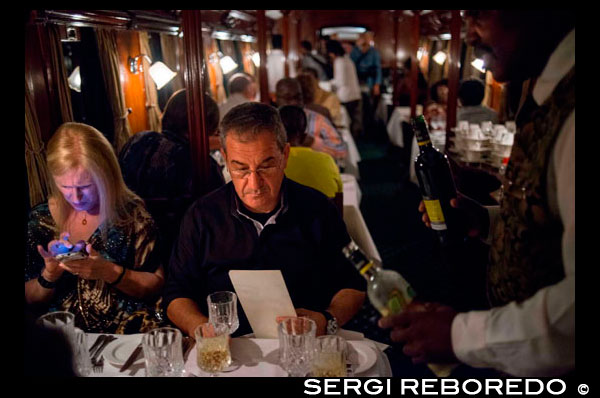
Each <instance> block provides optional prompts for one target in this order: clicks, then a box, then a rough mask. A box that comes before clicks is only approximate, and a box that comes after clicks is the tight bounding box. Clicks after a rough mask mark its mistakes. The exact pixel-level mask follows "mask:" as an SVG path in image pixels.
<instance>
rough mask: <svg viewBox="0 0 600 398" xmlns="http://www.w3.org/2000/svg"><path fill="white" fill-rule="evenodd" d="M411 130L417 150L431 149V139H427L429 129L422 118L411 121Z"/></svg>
mask: <svg viewBox="0 0 600 398" xmlns="http://www.w3.org/2000/svg"><path fill="white" fill-rule="evenodd" d="M413 129H414V131H415V138H416V140H417V144H418V145H419V149H420V150H421V151H422V150H423V149H425V148H431V147H432V146H433V145H432V144H431V138H430V137H429V129H428V128H427V123H426V122H425V118H423V116H419V117H417V118H416V119H414V120H413Z"/></svg>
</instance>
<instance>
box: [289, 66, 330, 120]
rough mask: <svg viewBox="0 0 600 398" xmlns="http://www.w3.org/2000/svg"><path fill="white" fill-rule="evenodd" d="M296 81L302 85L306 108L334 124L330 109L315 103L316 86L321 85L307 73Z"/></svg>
mask: <svg viewBox="0 0 600 398" xmlns="http://www.w3.org/2000/svg"><path fill="white" fill-rule="evenodd" d="M296 80H298V83H300V88H301V89H302V102H303V103H304V107H305V108H306V109H310V110H312V111H315V112H317V113H320V114H321V115H323V116H325V117H326V118H327V119H328V120H329V121H330V122H332V123H333V119H332V116H331V113H330V112H329V109H327V108H325V107H324V106H323V105H319V104H317V103H315V90H316V86H317V85H318V84H319V83H317V80H315V79H314V78H313V77H312V75H309V74H307V73H301V74H299V75H298V76H296Z"/></svg>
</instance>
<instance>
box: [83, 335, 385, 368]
mask: <svg viewBox="0 0 600 398" xmlns="http://www.w3.org/2000/svg"><path fill="white" fill-rule="evenodd" d="M338 334H339V335H340V336H342V337H344V338H345V339H346V341H347V343H348V344H349V345H350V346H351V349H350V351H351V352H354V353H355V355H354V356H351V358H352V361H353V365H352V366H353V368H352V369H354V371H353V374H352V377H392V370H391V366H390V362H389V360H388V358H387V355H386V354H385V353H384V350H385V349H386V348H387V347H388V346H387V345H386V344H383V343H379V342H376V341H373V340H370V339H368V338H365V337H364V335H363V334H362V333H358V332H355V331H350V330H345V329H340V330H339V331H338ZM99 336H100V334H98V333H87V344H88V347H91V346H92V344H93V343H94V342H95V341H96V339H97V338H98V337H99ZM111 336H113V337H115V338H116V339H115V340H114V341H112V342H111V343H109V344H108V345H107V346H106V347H105V348H104V349H103V350H102V353H101V355H102V356H103V357H104V366H103V367H102V371H100V372H91V373H90V374H89V375H88V377H144V376H145V375H146V371H145V367H146V365H145V361H144V358H143V351H142V353H141V354H140V355H139V356H138V357H137V360H135V361H134V362H133V364H132V365H130V366H129V367H128V368H127V369H126V370H125V371H124V372H120V369H121V367H122V366H123V364H124V363H125V362H126V361H127V359H128V358H129V356H130V355H131V354H132V353H133V351H134V350H135V349H136V347H138V345H139V344H140V343H141V341H142V336H143V334H142V333H138V334H128V335H122V334H112V335H111ZM190 341H191V343H192V344H193V345H192V346H191V348H190V349H189V350H187V352H186V353H184V362H185V367H184V372H183V377H208V376H210V375H209V374H208V373H205V372H204V371H202V370H201V369H200V368H199V367H198V365H197V362H196V347H195V344H194V341H193V340H190ZM230 350H231V356H232V358H233V361H234V362H233V364H232V365H233V366H231V367H230V368H229V369H227V371H225V372H220V373H219V377H287V376H288V374H287V372H286V371H285V370H284V369H283V368H282V367H281V366H280V364H279V340H278V339H258V338H255V337H254V335H253V334H249V335H246V336H242V337H235V338H232V339H231V341H230Z"/></svg>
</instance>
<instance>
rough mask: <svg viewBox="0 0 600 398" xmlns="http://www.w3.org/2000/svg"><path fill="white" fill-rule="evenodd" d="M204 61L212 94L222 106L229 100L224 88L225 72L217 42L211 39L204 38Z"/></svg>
mask: <svg viewBox="0 0 600 398" xmlns="http://www.w3.org/2000/svg"><path fill="white" fill-rule="evenodd" d="M202 39H203V43H204V54H205V55H204V61H205V62H206V70H207V71H208V78H209V81H210V93H211V96H212V97H213V99H214V100H215V101H216V102H217V104H222V103H223V102H225V100H226V99H227V96H226V95H225V88H224V87H223V71H222V70H221V65H220V64H219V57H218V55H217V52H218V48H217V42H216V40H215V39H213V38H211V37H207V36H204V37H203V38H202Z"/></svg>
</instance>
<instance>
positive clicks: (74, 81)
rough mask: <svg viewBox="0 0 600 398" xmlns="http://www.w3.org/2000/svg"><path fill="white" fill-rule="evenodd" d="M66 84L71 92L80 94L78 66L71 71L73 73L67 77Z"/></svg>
mask: <svg viewBox="0 0 600 398" xmlns="http://www.w3.org/2000/svg"><path fill="white" fill-rule="evenodd" d="M68 82H69V87H70V88H71V89H72V90H75V91H77V92H78V93H80V92H81V74H80V73H79V66H78V67H76V68H75V69H73V72H72V73H71V75H70V76H69V79H68Z"/></svg>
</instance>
